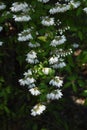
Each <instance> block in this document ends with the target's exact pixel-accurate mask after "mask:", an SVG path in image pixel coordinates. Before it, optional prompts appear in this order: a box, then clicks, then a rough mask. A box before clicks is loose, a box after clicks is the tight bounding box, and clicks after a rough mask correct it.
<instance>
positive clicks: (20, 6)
mask: <svg viewBox="0 0 87 130" xmlns="http://www.w3.org/2000/svg"><path fill="white" fill-rule="evenodd" d="M27 8H28V4H27V3H26V2H23V3H19V2H14V3H13V4H12V7H11V8H10V9H11V11H12V12H19V11H23V12H25V10H26V9H27Z"/></svg>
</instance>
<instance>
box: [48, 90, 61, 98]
mask: <svg viewBox="0 0 87 130" xmlns="http://www.w3.org/2000/svg"><path fill="white" fill-rule="evenodd" d="M62 96H63V94H62V92H61V90H60V89H56V90H54V91H53V92H51V93H48V94H47V99H48V100H58V99H60V98H62Z"/></svg>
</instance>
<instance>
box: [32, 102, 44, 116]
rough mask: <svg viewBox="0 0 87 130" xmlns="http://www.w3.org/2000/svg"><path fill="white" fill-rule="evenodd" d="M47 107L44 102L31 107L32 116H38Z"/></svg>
mask: <svg viewBox="0 0 87 130" xmlns="http://www.w3.org/2000/svg"><path fill="white" fill-rule="evenodd" d="M45 109H46V106H45V105H42V104H37V105H35V106H34V107H33V109H31V115H32V116H37V115H40V114H42V113H43V111H44V110H45Z"/></svg>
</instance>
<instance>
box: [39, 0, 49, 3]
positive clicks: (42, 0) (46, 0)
mask: <svg viewBox="0 0 87 130" xmlns="http://www.w3.org/2000/svg"><path fill="white" fill-rule="evenodd" d="M38 1H39V2H42V3H47V2H49V1H50V0H38Z"/></svg>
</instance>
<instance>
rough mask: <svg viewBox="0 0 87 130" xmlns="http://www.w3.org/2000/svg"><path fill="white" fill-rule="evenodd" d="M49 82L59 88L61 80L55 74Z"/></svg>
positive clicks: (61, 83)
mask: <svg viewBox="0 0 87 130" xmlns="http://www.w3.org/2000/svg"><path fill="white" fill-rule="evenodd" d="M49 84H50V85H52V86H56V87H58V88H60V87H61V86H62V85H63V80H61V79H60V77H58V76H55V77H54V79H52V80H50V82H49Z"/></svg>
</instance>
